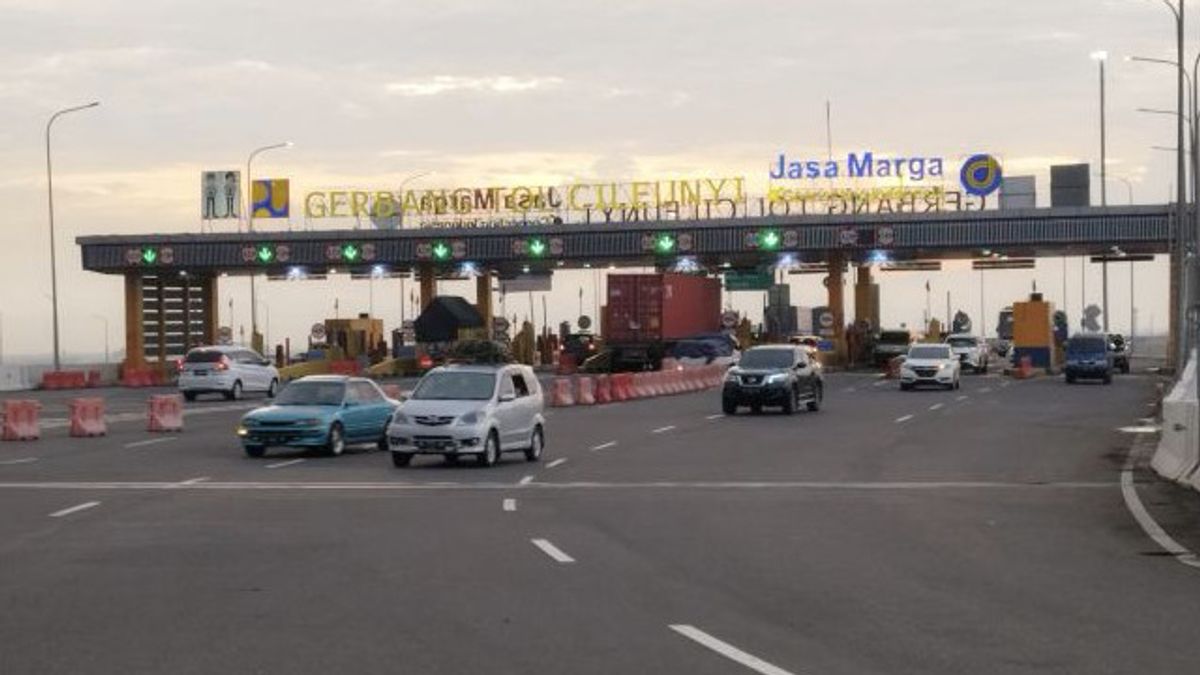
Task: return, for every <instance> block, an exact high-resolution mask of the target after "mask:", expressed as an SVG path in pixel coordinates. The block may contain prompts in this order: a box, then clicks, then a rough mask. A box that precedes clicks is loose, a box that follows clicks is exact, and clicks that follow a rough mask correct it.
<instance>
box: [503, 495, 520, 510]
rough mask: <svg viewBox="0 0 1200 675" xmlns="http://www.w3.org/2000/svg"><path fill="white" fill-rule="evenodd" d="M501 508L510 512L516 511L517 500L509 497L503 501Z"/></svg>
mask: <svg viewBox="0 0 1200 675" xmlns="http://www.w3.org/2000/svg"><path fill="white" fill-rule="evenodd" d="M501 508H503V509H504V510H505V511H510V512H511V511H516V510H517V500H515V499H513V498H512V497H509V498H507V499H505V500H504V502H502V505H501Z"/></svg>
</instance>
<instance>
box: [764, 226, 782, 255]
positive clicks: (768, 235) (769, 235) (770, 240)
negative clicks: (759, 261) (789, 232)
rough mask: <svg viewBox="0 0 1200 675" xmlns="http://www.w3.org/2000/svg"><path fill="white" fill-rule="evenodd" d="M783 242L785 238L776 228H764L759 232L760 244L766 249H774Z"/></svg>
mask: <svg viewBox="0 0 1200 675" xmlns="http://www.w3.org/2000/svg"><path fill="white" fill-rule="evenodd" d="M782 243H783V238H782V237H780V236H779V233H778V232H776V231H775V230H763V231H762V232H759V233H758V246H759V248H762V249H763V250H766V251H774V250H775V249H777V248H779V245H780V244H782Z"/></svg>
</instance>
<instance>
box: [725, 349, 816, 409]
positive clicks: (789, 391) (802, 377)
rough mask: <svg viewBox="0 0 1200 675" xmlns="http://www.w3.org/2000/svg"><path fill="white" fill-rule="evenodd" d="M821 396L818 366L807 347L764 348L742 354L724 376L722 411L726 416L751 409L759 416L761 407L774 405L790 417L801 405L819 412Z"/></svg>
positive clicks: (749, 350)
mask: <svg viewBox="0 0 1200 675" xmlns="http://www.w3.org/2000/svg"><path fill="white" fill-rule="evenodd" d="M824 394H825V379H824V377H823V376H822V375H821V364H820V363H818V362H817V361H815V360H814V359H812V358H811V357H810V356H809V353H808V349H807V348H805V347H802V346H796V345H766V346H762V347H753V348H751V349H748V350H746V351H744V352H742V358H741V360H740V361H739V362H738V364H737V365H736V366H734V367H733V368H730V369H729V372H728V373H726V375H725V386H724V388H723V389H722V390H721V409H722V410H723V411H724V412H725V414H726V415H735V414H737V409H738V406H750V410H751V412H755V413H759V412H762V408H763V406H764V405H777V406H780V407H782V408H783V412H784V413H785V414H788V415H790V414H792V413H793V412H795V411H796V409H797V408H799V407H800V404H801V403H803V404H805V405H806V406H807V407H808V409H809V410H812V411H816V410H819V409H820V408H821V400H822V398H824Z"/></svg>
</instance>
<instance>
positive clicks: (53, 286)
mask: <svg viewBox="0 0 1200 675" xmlns="http://www.w3.org/2000/svg"><path fill="white" fill-rule="evenodd" d="M98 105H100V102H99V101H92V102H91V103H87V104H84V105H77V106H73V107H70V108H63V109H62V110H59V111H58V112H56V113H54V114H53V115H51V116H50V121H48V122H46V195H47V205H48V207H49V208H48V212H49V216H50V304H51V305H52V306H53V313H54V324H53V325H54V370H61V369H62V360H61V357H60V353H59V344H58V256H57V253H56V252H55V246H54V171H53V167H52V165H51V162H50V128H51V127H53V126H54V121H55V120H57V119H58V118H59V117H62V116H63V115H66V114H69V113H73V112H78V111H80V110H87V109H88V108H95V107H96V106H98Z"/></svg>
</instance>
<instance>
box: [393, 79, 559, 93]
mask: <svg viewBox="0 0 1200 675" xmlns="http://www.w3.org/2000/svg"><path fill="white" fill-rule="evenodd" d="M562 82H563V80H562V78H561V77H525V78H521V77H513V76H511V75H494V76H490V77H460V76H457V75H435V76H433V77H427V78H420V79H413V80H404V81H400V82H389V83H388V84H387V85H385V87H384V88H385V89H386V90H387V91H388V92H389V93H392V94H399V95H401V96H437V95H439V94H446V93H451V92H456V91H483V92H494V93H500V94H509V93H516V92H525V91H534V90H537V89H547V88H552V87H557V86H558V85H560V84H562Z"/></svg>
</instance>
